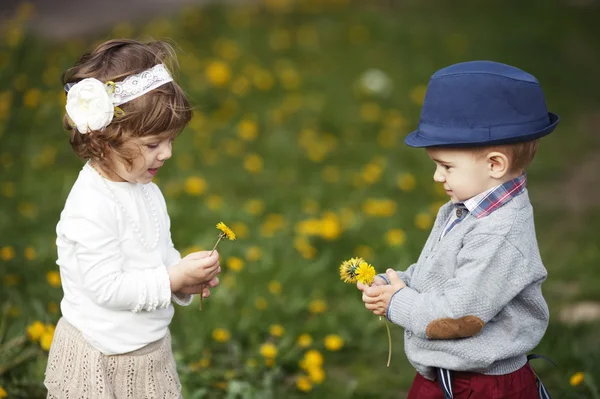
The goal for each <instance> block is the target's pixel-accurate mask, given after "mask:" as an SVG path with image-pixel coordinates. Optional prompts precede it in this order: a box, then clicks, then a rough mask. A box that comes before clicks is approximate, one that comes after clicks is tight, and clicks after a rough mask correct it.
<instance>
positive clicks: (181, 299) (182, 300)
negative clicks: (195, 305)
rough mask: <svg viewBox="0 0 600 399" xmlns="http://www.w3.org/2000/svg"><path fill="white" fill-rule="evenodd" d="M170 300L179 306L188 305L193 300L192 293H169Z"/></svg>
mask: <svg viewBox="0 0 600 399" xmlns="http://www.w3.org/2000/svg"><path fill="white" fill-rule="evenodd" d="M171 300H173V302H175V303H176V304H178V305H180V306H189V305H190V304H191V303H192V301H193V300H194V296H193V295H184V296H178V295H177V294H176V293H173V294H172V295H171Z"/></svg>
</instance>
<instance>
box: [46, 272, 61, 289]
mask: <svg viewBox="0 0 600 399" xmlns="http://www.w3.org/2000/svg"><path fill="white" fill-rule="evenodd" d="M46 279H47V280H48V284H50V285H51V286H52V287H60V273H59V272H57V271H55V270H51V271H49V272H48V273H47V274H46Z"/></svg>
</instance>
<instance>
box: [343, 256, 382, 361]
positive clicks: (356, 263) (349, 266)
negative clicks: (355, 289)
mask: <svg viewBox="0 0 600 399" xmlns="http://www.w3.org/2000/svg"><path fill="white" fill-rule="evenodd" d="M376 275H377V272H375V268H374V267H373V266H372V265H370V264H369V263H367V262H366V261H365V260H364V259H363V258H350V259H349V260H345V261H343V262H342V264H341V265H340V278H341V279H342V281H344V282H345V283H349V284H356V283H362V284H366V285H371V284H373V281H374V280H375V276H376ZM379 319H380V320H381V317H379ZM384 321H385V328H386V330H387V334H388V361H387V367H390V361H391V360H392V335H391V334H390V327H389V325H388V322H387V320H386V319H384Z"/></svg>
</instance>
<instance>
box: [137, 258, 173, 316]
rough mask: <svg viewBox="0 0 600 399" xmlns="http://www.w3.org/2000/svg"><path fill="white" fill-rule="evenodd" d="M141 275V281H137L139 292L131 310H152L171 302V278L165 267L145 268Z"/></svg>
mask: <svg viewBox="0 0 600 399" xmlns="http://www.w3.org/2000/svg"><path fill="white" fill-rule="evenodd" d="M142 276H143V281H140V282H139V284H141V287H140V294H139V296H138V302H137V304H136V305H135V307H134V308H133V312H134V313H137V312H140V311H142V310H147V311H153V310H156V309H164V308H166V307H168V306H169V305H170V304H171V280H170V279H169V273H167V268H166V267H164V266H159V267H157V268H155V269H151V270H145V272H144V273H143V274H142ZM142 276H140V277H142Z"/></svg>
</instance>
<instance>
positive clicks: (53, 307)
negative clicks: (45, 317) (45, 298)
mask: <svg viewBox="0 0 600 399" xmlns="http://www.w3.org/2000/svg"><path fill="white" fill-rule="evenodd" d="M48 312H49V313H52V314H55V313H58V304H57V303H56V302H48Z"/></svg>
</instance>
